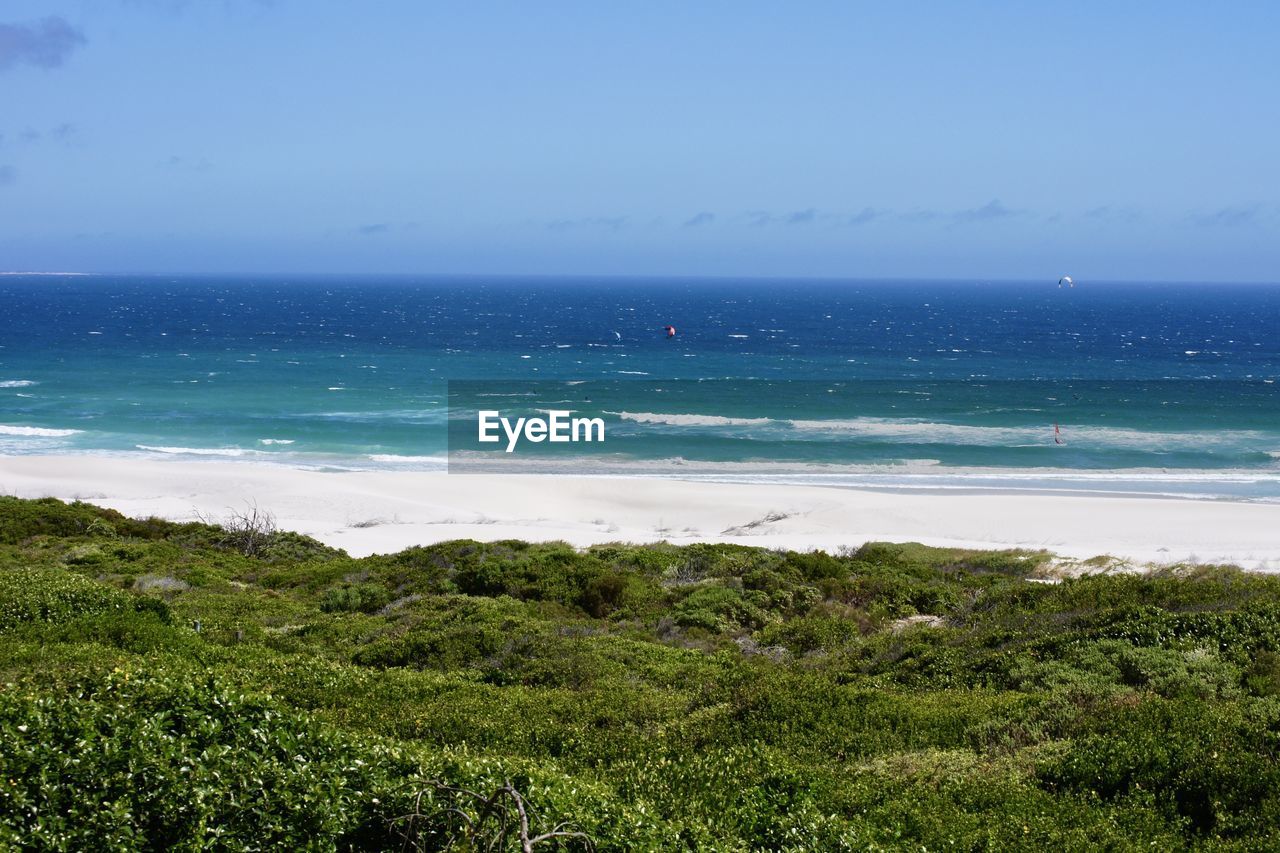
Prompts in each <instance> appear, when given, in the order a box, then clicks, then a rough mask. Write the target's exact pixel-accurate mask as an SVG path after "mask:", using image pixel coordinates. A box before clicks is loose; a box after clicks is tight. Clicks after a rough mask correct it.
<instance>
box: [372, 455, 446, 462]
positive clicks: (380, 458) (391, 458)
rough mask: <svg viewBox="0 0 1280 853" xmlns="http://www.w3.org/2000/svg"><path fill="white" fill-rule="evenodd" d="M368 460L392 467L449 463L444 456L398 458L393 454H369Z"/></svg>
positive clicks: (398, 456)
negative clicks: (388, 464)
mask: <svg viewBox="0 0 1280 853" xmlns="http://www.w3.org/2000/svg"><path fill="white" fill-rule="evenodd" d="M369 460H370V461H372V462H384V463H391V464H394V465H423V464H430V465H444V464H446V463H447V462H448V461H449V460H448V457H445V456H400V455H397V454H395V453H371V454H369Z"/></svg>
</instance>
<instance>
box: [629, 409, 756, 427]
mask: <svg viewBox="0 0 1280 853" xmlns="http://www.w3.org/2000/svg"><path fill="white" fill-rule="evenodd" d="M605 414H606V415H616V416H617V417H618V418H620V419H621V420H624V421H634V422H635V423H638V424H666V425H668V426H682V427H689V426H766V425H768V424H773V423H779V421H775V420H773V419H772V418H729V417H724V416H723V415H679V414H675V415H664V414H658V413H656V412H605Z"/></svg>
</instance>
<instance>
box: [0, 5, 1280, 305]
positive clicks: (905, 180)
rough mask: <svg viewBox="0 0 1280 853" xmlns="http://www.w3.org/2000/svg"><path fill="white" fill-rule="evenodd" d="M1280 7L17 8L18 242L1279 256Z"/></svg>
mask: <svg viewBox="0 0 1280 853" xmlns="http://www.w3.org/2000/svg"><path fill="white" fill-rule="evenodd" d="M1278 43H1280V4H1277V3H1274V2H1269V0H1268V2H1247V0H1240V2H1233V3H1224V4H1212V3H1203V2H1195V3H1188V2H1177V0H1170V2H1164V3H1159V4H1156V3H1115V2H1075V3H1025V2H983V3H978V2H969V3H944V2H930V3H926V2H913V0H897V1H896V2H820V0H813V2H803V3H779V2H755V0H723V2H715V0H706V2H696V0H680V2H674V1H673V0H643V2H641V1H640V0H636V2H631V0H617V2H600V0H586V1H585V2H561V0H543V2H538V3H529V2H497V0H471V2H423V0H378V2H368V3H355V2H335V1H334V0H3V3H0V270H73V271H97V272H166V273H182V272H187V273H232V272H247V273H305V272H341V273H424V274H426V273H436V274H455V273H468V274H470V273H474V274H498V273H503V274H572V275H690V276H701V275H706V276H747V275H750V276H785V277H792V276H794V277H808V276H813V277H849V278H876V277H930V278H1023V279H1054V280H1056V279H1057V277H1058V276H1059V275H1063V274H1071V275H1073V276H1075V277H1076V279H1077V280H1087V279H1090V278H1092V279H1097V280H1104V279H1111V280H1122V279H1137V280H1170V281H1175V280H1193V281H1271V282H1275V281H1280V155H1277V152H1278V151H1280V106H1278V104H1280V100H1278V99H1277V95H1276V93H1277V92H1280V53H1277V51H1276V47H1275V46H1276V44H1278Z"/></svg>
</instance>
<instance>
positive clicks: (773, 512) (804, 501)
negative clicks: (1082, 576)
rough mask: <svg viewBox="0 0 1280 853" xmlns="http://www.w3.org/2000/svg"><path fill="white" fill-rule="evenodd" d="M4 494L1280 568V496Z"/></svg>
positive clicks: (297, 486) (288, 474) (670, 485)
mask: <svg viewBox="0 0 1280 853" xmlns="http://www.w3.org/2000/svg"><path fill="white" fill-rule="evenodd" d="M0 492H3V493H7V494H12V495H17V496H19V497H44V496H52V497H57V498H62V499H64V500H74V499H79V500H84V501H89V502H91V503H96V504H100V505H103V506H109V507H113V508H115V509H117V510H120V511H121V512H123V513H126V514H127V515H132V516H150V515H155V516H159V517H162V518H168V519H173V520H191V519H194V518H196V517H197V514H203V515H205V516H210V515H211V516H215V517H224V516H226V515H227V514H229V513H230V512H231V511H232V510H236V509H243V508H244V507H245V506H246V504H247V503H250V502H252V503H256V504H257V505H258V507H260V508H262V509H266V510H269V511H271V512H272V513H274V514H275V516H276V519H277V522H278V524H279V525H280V527H282V528H285V529H290V530H297V531H299V532H302V533H306V534H309V535H311V536H314V537H315V538H317V539H319V540H321V541H322V542H325V543H328V544H330V545H333V546H337V547H341V548H344V549H346V550H347V551H348V552H349V553H351V554H352V555H354V556H361V555H366V554H373V553H386V552H393V551H397V550H400V549H402V548H406V547H408V546H410V545H417V544H427V543H431V542H438V541H442V540H446V539H458V538H472V539H481V540H496V539H513V538H517V539H527V540H534V541H545V540H555V539H561V540H565V541H568V542H571V543H573V544H574V545H579V546H583V545H589V544H593V543H599V542H612V541H628V542H653V541H657V540H662V539H666V540H668V541H671V542H676V543H690V542H736V543H741V544H748V545H761V546H769V547H779V548H791V549H801V550H810V549H814V548H822V549H826V550H833V549H836V548H838V547H840V546H857V545H860V544H862V543H863V542H866V541H870V540H888V541H897V542H904V541H916V542H923V543H925V544H930V545H945V546H959V547H983V548H1009V547H1019V548H1044V549H1048V550H1050V551H1053V552H1055V553H1057V554H1059V555H1061V556H1063V557H1068V558H1077V559H1085V558H1088V557H1093V556H1098V555H1110V556H1113V557H1117V558H1121V559H1124V560H1128V561H1132V562H1140V563H1168V562H1180V561H1197V562H1233V563H1237V564H1239V565H1241V566H1244V567H1246V568H1250V569H1258V570H1280V506H1276V505H1268V504H1251V503H1241V502H1228V501H1197V500H1177V499H1154V498H1127V497H1105V496H1062V495H1046V494H1026V493H990V494H985V493H984V494H947V493H943V494H935V493H928V494H921V493H889V492H869V491H858V490H853V489H841V488H827V487H820V486H772V485H727V484H716V483H703V482H686V481H679V480H659V479H621V478H618V479H613V478H585V477H576V478H575V477H552V476H530V475H524V476H521V475H510V476H492V475H490V476H484V475H464V474H452V475H450V474H443V473H416V472H394V471H382V472H320V471H308V470H298V469H291V468H285V467H278V466H271V465H261V464H253V463H248V462H190V461H167V460H153V459H125V458H118V457H116V458H113V457H95V456H10V457H0ZM770 519H771V520H770Z"/></svg>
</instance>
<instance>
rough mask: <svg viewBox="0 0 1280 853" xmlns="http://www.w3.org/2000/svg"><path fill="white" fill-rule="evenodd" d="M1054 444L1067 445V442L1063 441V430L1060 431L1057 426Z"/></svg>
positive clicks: (1054, 426) (1055, 426) (1054, 427)
mask: <svg viewBox="0 0 1280 853" xmlns="http://www.w3.org/2000/svg"><path fill="white" fill-rule="evenodd" d="M1053 443H1054V444H1066V442H1065V441H1063V440H1062V430H1060V429H1058V425H1057V424H1054V425H1053Z"/></svg>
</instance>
